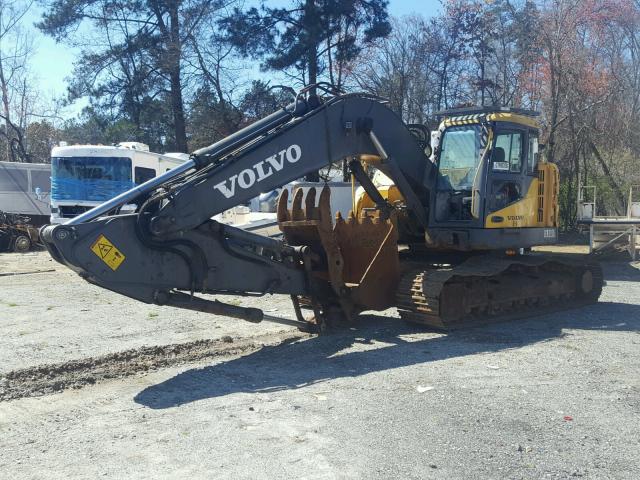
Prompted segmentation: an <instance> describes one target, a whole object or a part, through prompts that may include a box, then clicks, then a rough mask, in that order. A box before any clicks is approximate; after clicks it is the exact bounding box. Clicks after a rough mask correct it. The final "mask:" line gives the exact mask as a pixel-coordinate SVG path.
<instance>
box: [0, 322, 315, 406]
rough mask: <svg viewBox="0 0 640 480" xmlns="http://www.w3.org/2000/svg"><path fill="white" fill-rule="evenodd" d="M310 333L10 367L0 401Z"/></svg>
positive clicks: (1, 377) (205, 342)
mask: <svg viewBox="0 0 640 480" xmlns="http://www.w3.org/2000/svg"><path fill="white" fill-rule="evenodd" d="M307 337H309V335H308V334H305V333H302V332H299V331H288V332H279V333H271V334H268V335H260V336H255V337H250V338H238V339H233V338H231V337H222V338H220V339H215V340H197V341H193V342H187V343H178V344H170V345H157V346H148V347H147V346H145V347H140V348H134V349H131V350H125V351H122V352H116V353H110V354H107V355H103V356H99V357H87V358H83V359H79V360H72V361H69V362H63V363H57V364H45V365H38V366H34V367H28V368H24V369H19V370H13V371H10V372H7V373H5V374H2V375H0V401H7V400H14V399H18V398H24V397H36V396H41V395H48V394H52V393H58V392H62V391H64V390H68V389H79V388H83V387H85V386H88V385H94V384H96V383H98V382H102V381H105V380H110V379H117V378H124V377H129V376H132V375H137V374H142V373H146V372H150V371H154V370H158V369H161V368H166V367H170V366H176V365H180V364H186V363H193V362H197V361H201V360H205V359H210V358H216V357H227V356H234V355H240V354H243V353H248V352H252V351H256V350H259V349H260V348H262V347H264V346H272V345H277V344H280V343H283V342H291V341H295V340H300V339H303V338H307Z"/></svg>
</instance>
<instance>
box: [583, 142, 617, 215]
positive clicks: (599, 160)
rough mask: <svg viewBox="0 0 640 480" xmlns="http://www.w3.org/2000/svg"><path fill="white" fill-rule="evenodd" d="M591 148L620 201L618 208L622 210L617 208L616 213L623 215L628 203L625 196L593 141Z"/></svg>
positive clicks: (590, 144)
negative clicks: (625, 205)
mask: <svg viewBox="0 0 640 480" xmlns="http://www.w3.org/2000/svg"><path fill="white" fill-rule="evenodd" d="M589 147H590V148H591V151H592V152H593V154H594V156H595V157H596V159H597V160H598V163H600V166H601V167H602V171H603V172H604V174H605V176H606V177H607V180H608V181H609V185H611V188H612V189H613V193H615V197H616V200H618V204H619V205H618V206H619V207H620V209H618V207H617V206H616V207H615V209H616V211H615V213H616V215H621V214H622V212H623V211H624V204H625V201H626V200H625V195H624V193H622V190H621V189H620V185H618V182H616V180H615V178H613V175H612V174H611V170H609V165H607V162H605V160H604V158H602V155H600V151H599V150H598V147H596V145H595V143H593V142H592V141H589Z"/></svg>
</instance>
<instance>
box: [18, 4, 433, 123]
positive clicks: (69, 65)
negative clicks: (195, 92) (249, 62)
mask: <svg viewBox="0 0 640 480" xmlns="http://www.w3.org/2000/svg"><path fill="white" fill-rule="evenodd" d="M269 3H287V2H286V1H285V0H276V1H274V2H269ZM439 8H440V2H439V0H390V2H389V12H390V13H391V15H394V16H402V15H409V14H412V13H420V14H422V15H424V16H426V17H429V16H431V15H434V14H435V13H436V12H437V11H438V10H439ZM40 12H41V10H39V9H38V8H37V7H36V6H34V9H33V12H32V13H31V15H30V18H28V19H27V23H29V24H33V23H35V22H37V21H38V20H39V18H40V14H41V13H40ZM32 28H33V30H34V35H35V42H34V43H35V47H36V52H35V54H34V57H33V61H32V70H33V73H34V74H35V77H36V78H37V81H38V82H39V84H40V91H42V92H43V94H44V95H45V96H46V97H51V98H54V97H61V96H63V95H64V94H65V91H66V82H65V78H67V77H68V76H69V75H71V72H72V69H73V61H74V59H75V54H74V53H75V52H74V50H73V49H71V48H69V47H68V46H67V45H64V44H59V43H56V42H55V40H53V39H52V38H51V37H48V36H45V35H43V34H41V33H40V32H39V30H37V29H36V28H35V27H32ZM79 108H80V106H75V107H70V108H68V109H67V111H66V112H63V116H72V115H73V114H75V113H76V112H78V111H79Z"/></svg>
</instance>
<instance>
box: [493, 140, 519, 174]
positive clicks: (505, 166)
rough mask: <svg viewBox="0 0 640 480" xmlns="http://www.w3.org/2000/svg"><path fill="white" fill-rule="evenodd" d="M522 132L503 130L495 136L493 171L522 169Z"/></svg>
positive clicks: (514, 171)
mask: <svg viewBox="0 0 640 480" xmlns="http://www.w3.org/2000/svg"><path fill="white" fill-rule="evenodd" d="M522 137H523V134H522V132H504V133H499V134H498V135H497V136H496V143H495V146H494V149H493V154H492V157H493V171H495V172H511V173H520V172H521V171H522V145H523V142H522Z"/></svg>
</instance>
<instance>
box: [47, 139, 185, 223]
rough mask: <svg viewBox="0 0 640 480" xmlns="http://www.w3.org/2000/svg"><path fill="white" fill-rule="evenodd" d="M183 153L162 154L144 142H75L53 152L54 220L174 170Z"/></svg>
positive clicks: (182, 159) (52, 208) (52, 209)
mask: <svg viewBox="0 0 640 480" xmlns="http://www.w3.org/2000/svg"><path fill="white" fill-rule="evenodd" d="M188 158H189V155H187V154H184V153H177V154H176V153H168V154H159V153H153V152H150V151H149V147H148V146H147V145H145V144H143V143H137V142H125V143H120V144H118V145H114V146H103V145H73V146H66V145H65V146H59V147H54V148H53V150H52V151H51V223H62V222H65V221H66V220H68V219H70V218H73V217H75V216H76V215H79V214H81V213H84V212H86V211H87V210H90V209H91V208H93V207H95V206H96V205H100V204H101V203H103V202H105V201H107V200H110V199H111V198H113V197H115V196H116V195H119V194H121V193H122V192H125V191H127V190H129V189H131V188H132V187H134V186H135V185H140V184H141V183H144V182H146V181H147V180H150V179H152V178H154V177H156V176H158V175H160V174H161V173H164V172H166V171H167V170H171V169H172V168H173V167H176V166H178V165H180V164H182V163H184V162H185V161H186V160H188Z"/></svg>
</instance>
